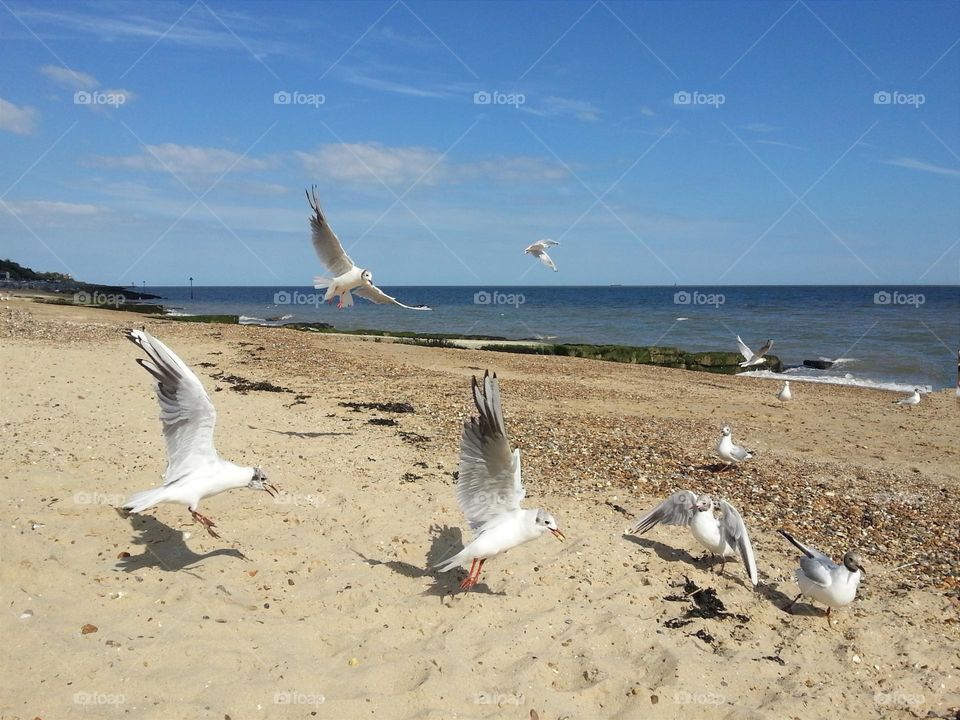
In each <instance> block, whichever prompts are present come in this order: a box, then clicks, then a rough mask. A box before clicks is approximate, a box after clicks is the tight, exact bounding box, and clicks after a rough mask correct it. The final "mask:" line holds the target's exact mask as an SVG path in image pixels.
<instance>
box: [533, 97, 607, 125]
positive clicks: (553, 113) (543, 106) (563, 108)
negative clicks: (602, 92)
mask: <svg viewBox="0 0 960 720" xmlns="http://www.w3.org/2000/svg"><path fill="white" fill-rule="evenodd" d="M521 109H522V110H524V111H526V112H529V113H533V114H534V115H542V116H547V117H560V116H570V117H575V118H577V119H578V120H583V121H584V122H596V121H597V120H599V119H600V110H599V109H597V107H596V106H594V105H592V104H591V103H588V102H585V101H583V100H571V99H569V98H562V97H557V96H556V95H547V96H546V97H543V98H540V99H538V100H533V101H531V100H530V99H529V98H528V99H527V104H526V105H523V106H522V107H521Z"/></svg>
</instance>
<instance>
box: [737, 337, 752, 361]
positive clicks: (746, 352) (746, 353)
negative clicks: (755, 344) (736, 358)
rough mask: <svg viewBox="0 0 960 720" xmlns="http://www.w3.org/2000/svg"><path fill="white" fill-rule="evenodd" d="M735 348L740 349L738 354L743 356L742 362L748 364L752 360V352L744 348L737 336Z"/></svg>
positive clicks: (744, 345)
mask: <svg viewBox="0 0 960 720" xmlns="http://www.w3.org/2000/svg"><path fill="white" fill-rule="evenodd" d="M737 347H738V348H740V354H741V355H743V360H744V362H750V361H751V360H753V351H752V350H750V348H748V347H747V346H746V344H745V343H744V342H743V340H741V339H740V336H739V335H737Z"/></svg>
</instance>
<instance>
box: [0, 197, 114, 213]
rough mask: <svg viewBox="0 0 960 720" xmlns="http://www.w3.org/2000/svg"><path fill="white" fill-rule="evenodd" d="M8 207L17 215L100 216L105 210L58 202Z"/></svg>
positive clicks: (15, 203) (27, 202) (17, 203)
mask: <svg viewBox="0 0 960 720" xmlns="http://www.w3.org/2000/svg"><path fill="white" fill-rule="evenodd" d="M6 204H7V206H8V207H9V208H10V209H11V210H13V212H15V213H16V214H17V215H30V216H44V217H49V216H51V215H99V214H100V213H101V212H103V208H101V207H99V206H97V205H90V204H88V203H69V202H60V201H58V200H21V201H8V202H7V203H6Z"/></svg>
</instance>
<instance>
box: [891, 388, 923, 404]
mask: <svg viewBox="0 0 960 720" xmlns="http://www.w3.org/2000/svg"><path fill="white" fill-rule="evenodd" d="M894 403H896V404H897V405H906V406H907V407H912V406H914V405H919V404H920V388H914V389H913V393H911V394H910V395H907V396H906V397H905V398H902V399H900V400H894Z"/></svg>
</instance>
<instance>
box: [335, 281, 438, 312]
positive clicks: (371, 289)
mask: <svg viewBox="0 0 960 720" xmlns="http://www.w3.org/2000/svg"><path fill="white" fill-rule="evenodd" d="M353 292H354V293H356V294H357V295H359V296H360V297H364V298H366V299H367V300H369V301H370V302H375V303H377V305H397V306H399V307H402V308H406V309H407V310H429V309H430V308H428V307H427V306H426V305H417V306H413V305H404V304H403V303H402V302H400V301H399V300H397V299H396V298H395V297H391V296H390V295H387V294H386V293H385V292H384V291H383V290H381V289H380V288H378V287H377V286H376V285H364V286H362V287H358V288H354V290H353Z"/></svg>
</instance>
